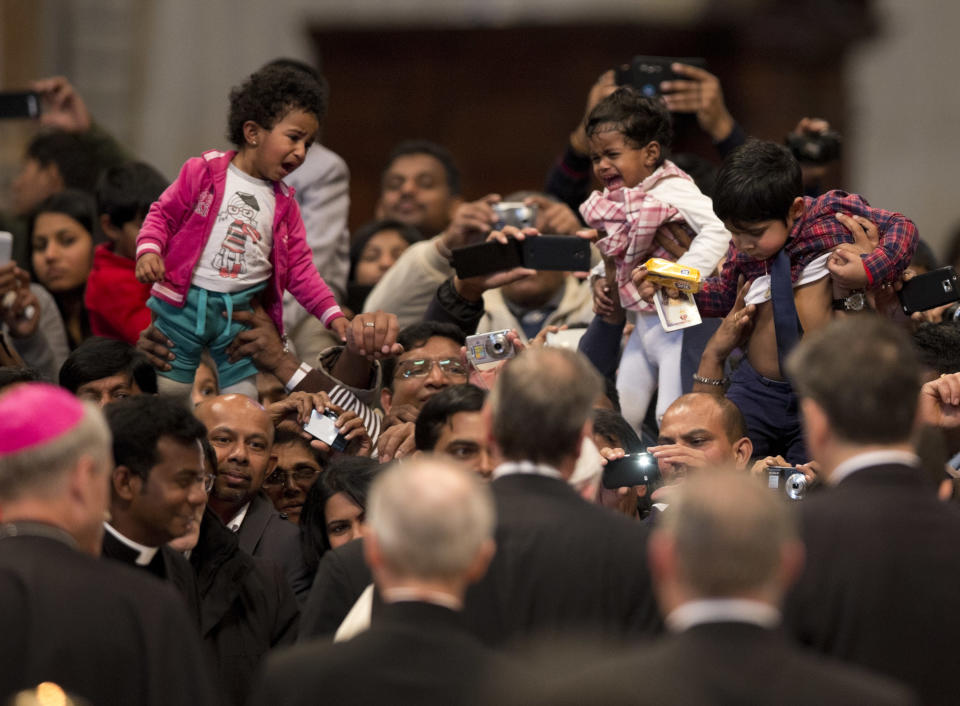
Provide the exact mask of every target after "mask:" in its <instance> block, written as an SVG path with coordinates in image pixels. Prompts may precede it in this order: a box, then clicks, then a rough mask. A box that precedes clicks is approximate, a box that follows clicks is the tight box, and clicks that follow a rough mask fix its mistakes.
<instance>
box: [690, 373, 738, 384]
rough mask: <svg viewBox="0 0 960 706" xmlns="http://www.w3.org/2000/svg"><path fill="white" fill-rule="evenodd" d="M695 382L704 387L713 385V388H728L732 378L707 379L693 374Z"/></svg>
mask: <svg viewBox="0 0 960 706" xmlns="http://www.w3.org/2000/svg"><path fill="white" fill-rule="evenodd" d="M693 381H694V382H699V383H701V384H703V385H712V386H713V387H726V386H727V385H728V384H729V383H730V378H728V377H724V378H705V377H703V376H702V375H697V374H696V373H694V374H693Z"/></svg>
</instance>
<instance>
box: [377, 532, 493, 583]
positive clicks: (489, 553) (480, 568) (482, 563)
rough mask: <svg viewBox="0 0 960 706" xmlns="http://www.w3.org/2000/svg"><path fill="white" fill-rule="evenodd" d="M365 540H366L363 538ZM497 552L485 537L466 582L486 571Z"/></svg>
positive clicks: (474, 579)
mask: <svg viewBox="0 0 960 706" xmlns="http://www.w3.org/2000/svg"><path fill="white" fill-rule="evenodd" d="M364 541H366V540H364ZM496 553H497V545H496V542H494V541H493V540H492V539H486V540H484V541H483V544H481V545H480V548H479V549H478V550H477V553H476V556H474V557H473V561H471V562H470V566H469V567H468V568H467V571H466V574H465V578H466V579H467V583H477V582H478V581H479V580H480V579H482V578H483V577H484V575H485V574H486V573H487V569H488V568H489V566H490V562H491V561H493V555H494V554H496Z"/></svg>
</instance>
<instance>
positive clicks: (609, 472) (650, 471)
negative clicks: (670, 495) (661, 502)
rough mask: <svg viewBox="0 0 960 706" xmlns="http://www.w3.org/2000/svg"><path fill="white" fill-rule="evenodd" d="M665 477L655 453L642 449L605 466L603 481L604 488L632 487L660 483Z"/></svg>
mask: <svg viewBox="0 0 960 706" xmlns="http://www.w3.org/2000/svg"><path fill="white" fill-rule="evenodd" d="M662 481H663V477H662V476H661V475H660V466H659V464H658V463H657V459H656V457H654V455H653V454H651V453H647V452H646V451H642V452H640V453H636V454H628V455H626V456H624V457H623V458H618V459H616V460H614V461H607V465H606V466H604V467H603V478H602V479H601V482H602V483H603V487H604V488H609V489H611V490H612V489H613V488H632V487H634V486H635V485H650V486H656V485H660V483H661V482H662Z"/></svg>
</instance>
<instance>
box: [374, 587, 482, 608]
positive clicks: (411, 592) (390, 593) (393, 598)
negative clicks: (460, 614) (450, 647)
mask: <svg viewBox="0 0 960 706" xmlns="http://www.w3.org/2000/svg"><path fill="white" fill-rule="evenodd" d="M381 595H382V596H383V601H384V603H409V602H410V601H417V602H419V603H433V604H434V605H438V606H440V607H442V608H448V609H450V610H453V611H460V610H463V602H462V601H461V600H460V599H459V598H457V597H456V596H454V595H452V594H450V593H443V592H442V591H430V590H426V589H422V588H406V587H404V586H398V587H397V588H387V589H384V590H383V591H381Z"/></svg>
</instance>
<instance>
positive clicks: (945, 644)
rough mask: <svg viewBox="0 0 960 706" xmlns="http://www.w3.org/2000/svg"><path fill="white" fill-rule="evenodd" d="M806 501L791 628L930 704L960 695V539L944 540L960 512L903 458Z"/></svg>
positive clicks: (957, 525) (789, 610) (788, 612)
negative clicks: (959, 649) (957, 674)
mask: <svg viewBox="0 0 960 706" xmlns="http://www.w3.org/2000/svg"><path fill="white" fill-rule="evenodd" d="M802 505H803V507H801V520H802V533H803V539H804V542H805V543H806V546H807V562H806V567H805V569H804V572H803V574H802V576H801V577H800V579H799V581H798V582H797V584H796V585H795V587H794V589H793V590H792V591H791V593H790V595H789V596H788V599H787V603H786V606H785V611H784V618H785V624H786V625H787V627H788V628H789V630H790V632H791V633H792V634H793V635H794V636H795V637H796V638H797V639H798V640H799V641H800V642H801V643H803V644H805V645H808V646H810V647H812V648H813V649H815V650H817V651H818V652H822V653H824V654H828V655H831V656H834V657H837V658H839V659H842V660H844V661H846V662H851V663H854V664H858V665H861V666H863V667H865V668H867V669H870V670H872V671H876V672H879V673H882V674H887V675H889V676H891V677H893V678H896V679H899V680H902V681H904V682H906V683H907V684H908V685H910V686H911V687H913V688H915V689H916V690H917V691H918V692H919V693H920V695H921V697H922V698H923V700H924V702H925V703H933V704H935V703H944V704H946V703H953V702H955V700H956V684H955V683H954V680H953V679H952V678H950V677H949V676H947V675H948V674H951V673H952V672H953V667H954V666H955V662H956V659H955V656H954V647H955V645H954V643H955V636H956V635H957V634H960V592H958V591H956V590H955V588H954V587H955V586H956V585H958V582H960V545H958V544H957V543H956V542H952V541H945V538H947V537H957V536H960V510H958V509H957V508H956V507H955V506H953V505H950V504H947V503H942V502H940V501H939V500H938V499H937V497H936V494H935V490H934V489H933V487H932V486H930V485H928V484H926V483H925V482H924V478H923V476H922V473H921V471H919V470H918V469H915V468H911V467H909V466H895V465H894V466H877V467H874V468H867V469H862V470H859V471H857V472H855V473H853V474H852V475H850V476H848V477H847V478H845V479H844V480H843V481H842V482H841V483H840V484H839V485H837V486H836V487H834V488H830V489H827V490H825V491H823V492H822V493H820V494H819V495H818V496H811V497H810V498H809V499H808V500H805V501H804V503H803V504H802ZM854 558H855V560H853V559H854ZM932 606H936V607H935V608H932ZM877 616H882V619H878V618H877ZM921 647H922V649H921Z"/></svg>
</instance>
